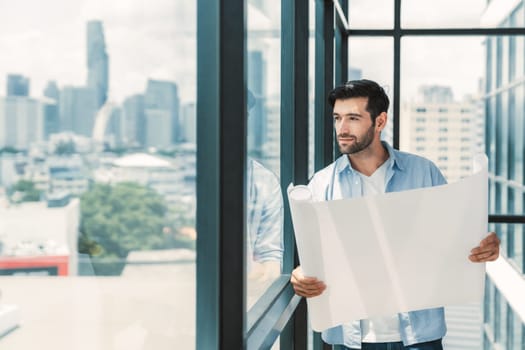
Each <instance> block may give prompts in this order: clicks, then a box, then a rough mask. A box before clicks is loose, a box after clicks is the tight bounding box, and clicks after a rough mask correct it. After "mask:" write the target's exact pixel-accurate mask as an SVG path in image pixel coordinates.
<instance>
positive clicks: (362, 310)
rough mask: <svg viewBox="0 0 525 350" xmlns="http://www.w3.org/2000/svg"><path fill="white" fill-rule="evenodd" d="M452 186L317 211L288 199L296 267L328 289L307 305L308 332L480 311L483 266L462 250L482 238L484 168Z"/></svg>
mask: <svg viewBox="0 0 525 350" xmlns="http://www.w3.org/2000/svg"><path fill="white" fill-rule="evenodd" d="M477 161H478V164H481V166H480V165H478V166H476V167H475V168H476V172H475V173H474V174H473V175H472V176H470V177H467V178H464V179H462V180H460V181H459V182H456V183H452V184H448V185H443V186H437V187H431V188H424V189H416V190H410V191H405V192H395V193H387V194H384V195H376V196H367V197H363V198H354V199H342V200H332V201H323V202H314V201H312V200H310V194H309V189H308V188H307V187H306V186H295V187H293V186H290V187H289V188H288V197H289V202H290V209H291V213H292V220H293V226H294V231H295V237H296V242H297V248H298V253H299V258H300V261H301V266H302V269H303V272H304V274H305V276H315V277H317V278H318V279H320V280H322V281H324V282H325V284H326V285H327V289H326V290H325V291H324V293H323V294H321V295H320V296H318V297H314V298H308V300H307V303H308V309H309V314H310V321H311V324H312V328H313V329H314V330H316V331H321V330H324V329H326V328H329V327H333V326H336V325H339V324H342V323H346V322H350V321H353V320H358V319H364V318H369V317H375V316H383V315H391V314H395V313H398V312H405V311H413V310H419V309H426V308H432V307H438V306H445V305H453V304H462V303H468V302H481V300H482V297H483V286H484V276H485V264H479V263H478V264H476V263H472V262H470V260H469V259H468V256H469V254H470V250H471V249H472V248H474V247H475V246H477V245H478V244H479V242H480V241H481V239H482V238H483V237H484V236H485V235H486V234H487V215H488V212H487V196H488V188H487V187H488V177H487V176H488V175H487V167H486V164H487V161H486V157H485V156H484V155H483V156H482V157H479V158H478V160H477Z"/></svg>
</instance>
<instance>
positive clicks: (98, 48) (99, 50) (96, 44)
mask: <svg viewBox="0 0 525 350" xmlns="http://www.w3.org/2000/svg"><path fill="white" fill-rule="evenodd" d="M87 68H88V74H87V86H88V87H90V88H92V89H93V90H94V91H95V94H96V101H97V108H100V107H101V106H102V105H103V104H104V103H105V102H106V100H107V98H108V81H109V77H108V75H109V57H108V54H107V52H106V42H105V39H104V28H103V26H102V22H101V21H89V22H88V23H87Z"/></svg>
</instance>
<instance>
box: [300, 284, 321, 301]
mask: <svg viewBox="0 0 525 350" xmlns="http://www.w3.org/2000/svg"><path fill="white" fill-rule="evenodd" d="M293 288H294V291H295V294H297V295H300V296H302V297H306V298H311V297H316V296H318V295H320V294H321V293H322V292H323V291H324V290H325V289H326V286H325V285H324V284H321V285H317V287H316V288H312V286H304V285H300V284H297V285H294V286H293Z"/></svg>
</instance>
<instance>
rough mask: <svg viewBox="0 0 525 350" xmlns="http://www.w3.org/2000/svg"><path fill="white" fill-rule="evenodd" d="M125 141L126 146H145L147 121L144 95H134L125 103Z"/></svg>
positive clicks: (123, 136)
mask: <svg viewBox="0 0 525 350" xmlns="http://www.w3.org/2000/svg"><path fill="white" fill-rule="evenodd" d="M123 109H124V111H123V116H122V118H123V123H122V124H123V126H122V128H123V135H122V138H123V141H124V143H125V144H129V145H133V144H140V145H144V144H145V139H146V120H145V116H144V95H139V94H137V95H133V96H130V97H128V98H126V100H124V103H123Z"/></svg>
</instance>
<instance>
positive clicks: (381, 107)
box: [328, 79, 390, 123]
mask: <svg viewBox="0 0 525 350" xmlns="http://www.w3.org/2000/svg"><path fill="white" fill-rule="evenodd" d="M353 97H368V103H367V106H366V111H367V112H368V113H370V116H371V117H372V122H373V123H375V122H376V118H377V116H378V115H379V114H381V113H382V112H386V111H388V106H389V105H390V101H389V100H388V96H387V95H386V93H385V90H384V89H383V88H382V87H381V86H380V85H379V84H378V83H376V82H375V81H372V80H367V79H360V80H351V81H348V82H346V83H345V84H343V85H340V86H338V87H336V88H335V89H333V90H332V91H331V92H330V94H329V95H328V103H330V106H332V108H334V105H335V101H336V100H347V99H349V98H353Z"/></svg>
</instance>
